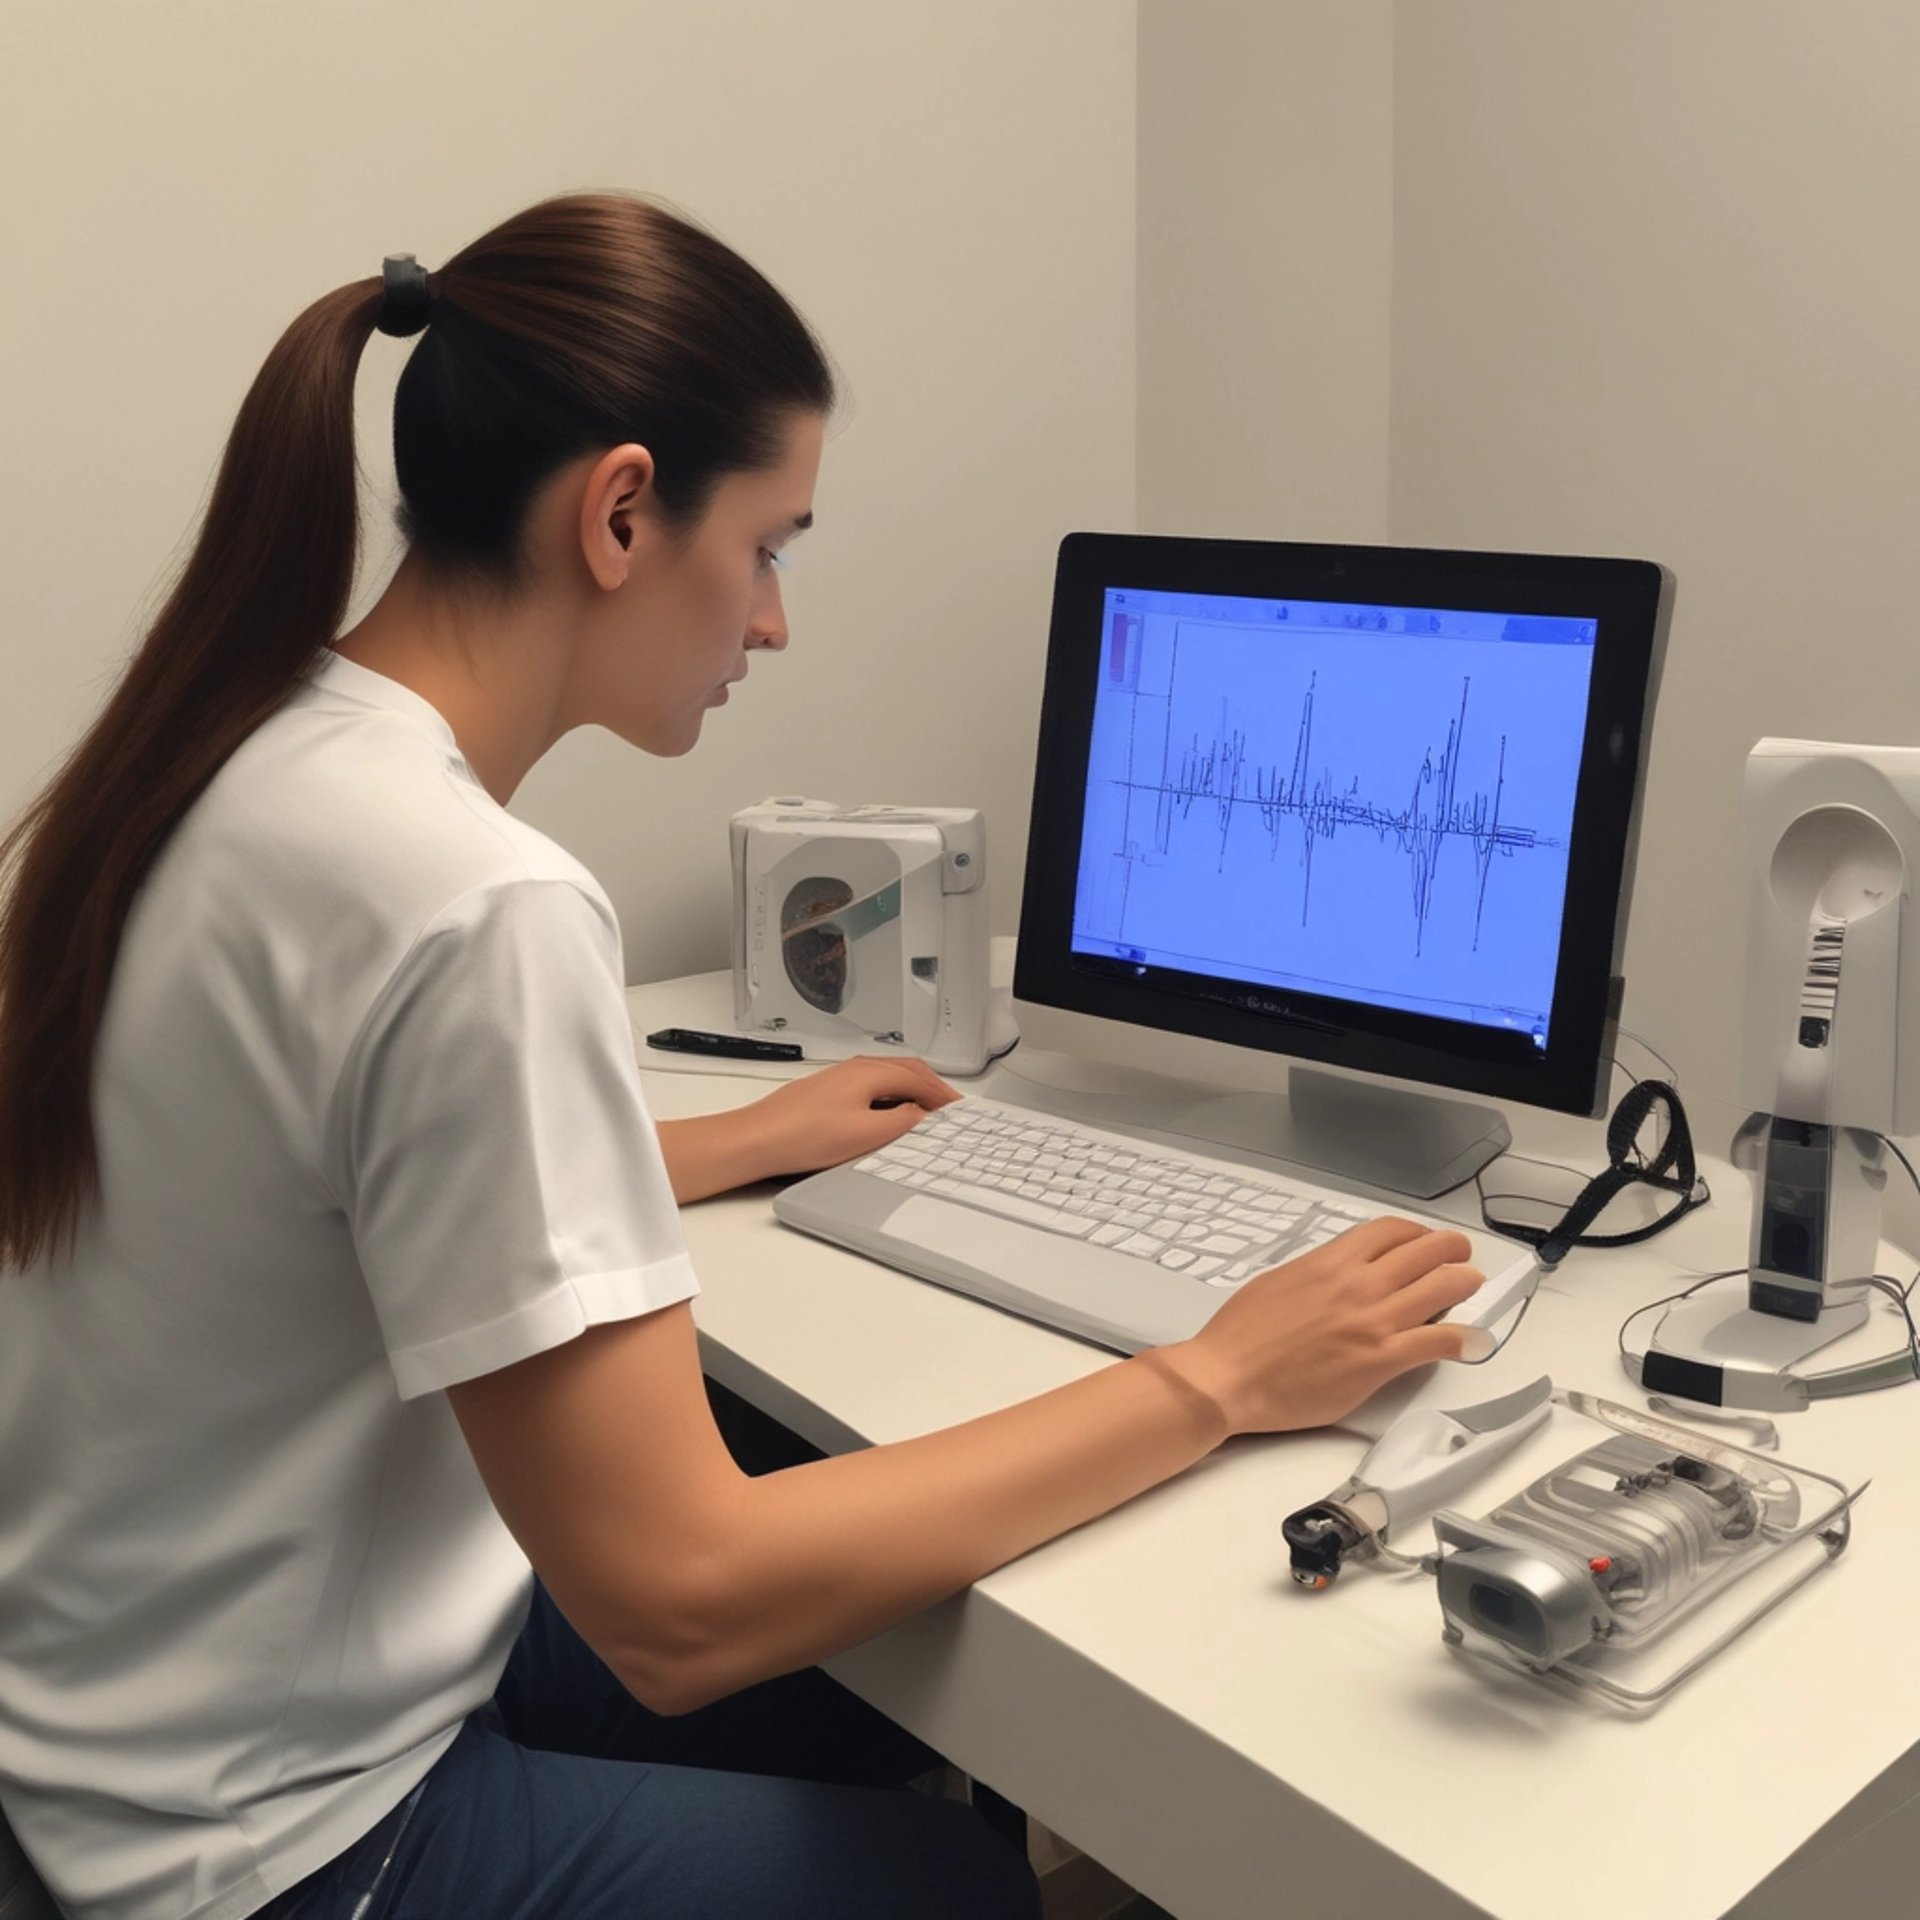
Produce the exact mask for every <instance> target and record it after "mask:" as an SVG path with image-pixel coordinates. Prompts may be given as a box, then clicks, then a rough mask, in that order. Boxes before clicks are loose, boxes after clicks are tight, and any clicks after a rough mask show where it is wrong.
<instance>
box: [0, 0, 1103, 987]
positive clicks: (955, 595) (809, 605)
mask: <svg viewBox="0 0 1920 1920" xmlns="http://www.w3.org/2000/svg"><path fill="white" fill-rule="evenodd" d="M1133 146H1134V11H1133V7H1132V5H1131V3H1130V0H1126V3H1124V4H1121V3H1116V0H1045V4H1043V5H1033V4H1031V3H1030V0H967V4H966V5H964V6H952V7H949V6H938V5H923V4H910V5H901V4H896V3H895V0H814V3H813V4H800V0H699V4H689V3H688V0H581V4H579V5H576V6H573V7H571V8H567V9H562V10H560V11H558V12H555V11H553V10H551V9H529V8H527V7H525V6H522V5H518V4H515V3H514V0H458V3H457V4H456V3H455V0H386V3H385V4H381V5H378V6H376V5H372V4H368V3H367V0H298V3H297V4H296V3H295V0H169V4H166V5H163V6H155V5H153V4H151V3H150V0H92V3H91V4H89V5H88V6H85V7H75V6H71V5H68V4H66V3H65V0H8V4H7V6H6V7H4V8H0V166H3V167H4V178H5V180H6V183H7V190H6V192H5V193H4V195H0V205H3V206H4V211H3V212H0V254H3V255H4V258H5V260H6V268H5V280H4V295H3V296H0V300H3V304H0V367H4V369H5V380H6V387H7V415H8V424H9V428H10V445H9V449H8V451H9V459H8V462H7V473H6V477H5V479H4V480H0V489H3V492H0V500H4V506H5V518H6V526H7V536H8V537H7V552H8V558H7V564H6V566H5V568H4V569H0V819H7V820H11V818H12V817H13V816H14V815H15V814H16V812H17V810H18V808H19V807H20V806H21V805H23V804H24V803H25V801H26V800H27V799H28V797H29V796H30V794H31V793H32V792H33V791H34V790H36V789H37V787H38V786H39V785H40V784H41V782H42V781H43V780H44V779H45V778H46V777H47V775H48V774H50V773H51V771H52V770H53V766H54V764H55V763H56V761H57V759H58V758H59V756H61V755H62V754H63V753H64V752H65V750H66V749H67V747H69V746H70V745H71V744H72V742H73V740H74V739H75V738H76V736H77V735H78V733H79V732H80V730H81V729H82V727H83V726H84V725H85V723H86V722H87V721H88V720H89V719H90V718H91V716H92V714H93V713H94V712H95V711H96V709H97V708H98V706H99V704H100V702H101V700H102V698H103V697H104V694H105V691H106V689H107V686H108V685H109V684H110V681H111V679H112V677H113V676H114V675H115V673H117V671H118V668H119V665H120V664H121V662H122V661H123V660H124V658H125V655H126V652H127V650H128V649H129V647H130V646H131V644H132V643H133V640H134V638H135V634H136V631H137V621H136V616H137V613H138V612H139V610H140V609H142V608H143V607H144V608H145V609H146V610H147V611H151V609H152V606H153V605H154V604H155V593H156V589H157V588H159V587H160V586H161V585H162V584H164V582H163V575H164V573H165V571H166V570H167V568H168V565H169V562H170V561H171V559H172V558H173V557H174V555H175V554H176V551H177V549H178V548H179V546H180V543H181V541H182V540H183V538H184V537H185V535H186V534H187V531H188V529H189V526H190V523H191V522H192V521H193V520H194V519H195V517H196V515H197V513H198V511H199V509H200V506H201V505H202V504H203V501H204V494H205V490H206V488H207V486H208V485H209V484H210V481H211V478H212V474H213V469H214V465H215V463H216V461H217V458H218V455H219V451H220V448H221V445H222V444H223V442H224V439H225V436H226V433H227V430H228V427H229V426H230V425H231V422H232V418H233V414H234V411H235V409H236V407H237V406H238V403H239V400H240V397H241V395H242V394H243V393H244V391H245V389H246V387H247V385H248V383H249V382H250V381H251V380H252V378H253V376H254V374H255V372H256V371H257V369H258V367H259V364H260V361H261V359H262V358H263V357H264V355H265V353H266V351H267V349H268V347H269V346H270V345H271V344H272V342H273V340H274V338H275V337H276V336H277V335H278V333H279V332H280V330H281V329H282V328H283V327H285V325H286V324H287V323H288V322H289V321H290V320H291V319H292V318H293V316H294V315H295V313H296V312H298V311H299V310H300V308H301V307H303V306H304V305H305V304H306V303H307V302H308V301H310V300H312V299H313V298H315V297H316V296H317V295H318V294H320V293H322V292H324V291H325V290H327V289H328V288H330V287H333V286H336V285H338V284H340V283H342V282H343V281H346V280H350V279H354V278H358V277H361V276H364V275H366V274H370V273H374V272H377V271H378V269H379V262H380V258H381V256H382V255H383V254H384V253H387V252H392V251H401V250H410V251H413V252H415V253H417V254H418V255H419V257H420V259H421V260H422V262H423V263H425V264H426V265H427V266H429V267H432V266H434V265H436V264H438V262H439V261H440V260H441V259H443V258H444V257H445V256H446V255H447V254H449V253H451V252H453V251H455V250H456V249H457V248H458V247H460V246H461V245H463V244H464V243H465V242H466V241H467V240H468V239H470V238H471V237H473V236H474V235H475V234H476V233H478V232H480V231H481V230H483V229H484V228H485V227H486V226H489V225H491V224H492V223H493V222H494V221H496V220H498V219H500V218H502V217H503V216H505V215H506V214H507V213H509V212H511V211H513V210H515V209H516V208H518V207H520V206H523V205H525V204H526V203H528V202H530V201H532V200H534V199H537V198H539V197H541V196H542V195H544V194H547V193H551V192H558V191H563V190H567V189H572V188H580V187H603V186H618V187H634V188H641V189H644V190H647V191H652V192H656V193H659V194H661V195H663V196H665V197H666V198H668V199H670V200H672V201H673V202H675V203H676V204H678V205H680V206H681V207H683V208H685V209H686V210H688V211H690V212H691V213H693V214H694V215H695V216H696V217H698V218H700V219H702V220H704V221H705V222H706V223H707V224H709V225H711V226H712V227H714V228H715V229H716V230H717V231H718V232H719V233H720V234H721V235H722V236H723V237H724V238H726V239H727V240H729V241H730V242H732V243H733V244H734V245H735V246H737V247H738V248H739V249H740V250H741V251H742V252H744V253H745V254H746V255H747V256H748V257H749V258H750V259H752V260H753V261H754V262H755V263H756V264H757V265H759V266H760V267H761V268H762V269H763V270H765V271H766V272H767V273H768V274H770V275H771V276H772V278H773V279H775V280H776V281H777V282H778V283H779V284H780V285H781V286H782V287H783V288H784V289H785V290H786V291H787V293H788V294H789V295H790V296H791V297H792V298H793V300H794V301H795V303H796V304H797V305H798V306H799V307H800V308H801V310H802V311H803V312H805V313H806V314H807V315H808V317H809V318H810V319H811V320H812V321H813V323H814V324H815V326H816V327H817V329H818V330H819V331H820V333H821V334H822V336H823V337H824V339H825V341H826V343H827V346H828V348H829V350H830V352H831V353H832V354H833V356H834V358H835V361H836V363H837V365H838V367H839V369H840V372H841V374H842V376H843V379H844V384H845V388H846V391H847V395H848V401H849V404H848V405H846V406H845V407H844V408H843V410H842V414H841V417H840V420H839V422H838V424H837V427H836V429H835V431H834V433H833V435H832V437H831V438H830V441H829V446H828V453H827V459H826V464H825V467H824V470H823V473H822V478H821V483H820V488H819V494H818V500H817V505H818V511H819V525H818V527H817V528H816V530H815V531H814V532H813V533H811V534H810V535H809V536H808V537H807V539H806V540H805V541H804V542H802V543H801V544H800V546H798V547H797V548H796V549H795V550H794V551H795V557H796V562H797V564H796V568H795V573H794V575H793V576H791V577H790V580H789V588H790V592H789V601H790V606H791V610H792V613H793V617H794V643H793V647H792V649H791V651H790V652H789V654H788V655H787V656H786V658H785V659H784V660H782V661H779V662H777V663H774V664H773V665H772V667H771V668H767V667H762V668H761V669H760V670H758V671H756V673H755V674H754V676H753V679H752V681H751V682H750V683H749V685H748V687H747V688H746V689H744V690H743V691H744V695H745V697H744V699H740V698H736V700H735V701H734V703H733V704H732V705H731V706H730V707H729V708H728V710H727V711H726V713H725V714H724V715H717V716H715V717H714V719H713V720H711V721H710V722H709V724H708V727H707V737H706V739H705V740H704V741H703V742H702V743H701V746H700V747H699V749H698V750H697V751H696V752H695V753H694V754H693V755H692V756H691V757H690V758H688V759H685V760H681V761H677V762H671V763H666V762H657V761H650V760H648V759H647V758H646V757H645V756H644V755H641V754H638V753H636V752H634V751H633V750H631V749H630V748H628V747H626V746H624V745H623V744H621V743H619V742H617V741H615V740H613V739H612V738H611V737H610V736H608V735H605V734H601V733H598V732H592V733H584V734H577V735H574V736H572V737H571V738H570V739H569V740H567V741H565V742H563V743H562V744H561V745H560V746H559V747H558V748H557V749H556V750H555V751H554V752H553V753H552V754H551V755H549V757H548V758H547V760H546V761H544V762H543V763H542V764H541V765H540V766H539V767H538V768H537V769H536V770H535V771H534V773H533V775H532V776H531V777H530V778H529V779H528V781H527V782H526V784H525V785H524V786H523V788H522V789H521V791H520V794H519V795H518V796H517V797H516V800H515V803H514V807H515V811H516V812H518V813H520V814H521V815H523V816H524V817H525V818H527V819H529V820H531V821H532V822H533V823H534V824H536V825H538V826H539V827H541V828H542V829H543V830H545V831H547V832H549V833H551V834H553V835H554V836H555V837H556V838H557V839H559V840H561V841H562V842H563V843H565V844H566V845H567V846H569V847H570V848H572V849H573V850H574V851H575V852H576V853H577V854H579V855H580V857H581V858H583V859H584V860H585V861H586V862H587V863H588V865H590V866H591V867H592V868H593V869H594V870H595V871H596V872H597V873H598V874H599V875H600V877H601V878H602V880H603V881H604V882H605V884H606V885H607V887H608V890H609V891H610V892H611V894H612V895H613V898H614V900H615V903H616V904H617V905H618V907H619V908H620V911H621V917H622V921H623V925H624V928H625V933H626V940H627V955H628V969H629V973H630V975H631V976H632V977H633V978H635V979H641V978H653V977H661V976H665V975H669V974H674V973H681V972H686V971H688V970H691V969H694V968H697V967H706V966H717V965H721V964H723V963H724V959H725V946H726V928H727V898H726V851H725V848H726V837H725V824H726V819H727V816H728V815H729V814H730V813H731V812H733V811H734V809H735V808H737V807H739V806H741V805H743V804H746V803H748V802H750V801H754V800H758V799H761V798H763V797H764V796H765V795H767V794H769V793H773V792H781V791H808V792H814V793H822V794H825V795H827V796H829V797H834V798H842V799H848V800H858V799H874V800H911V801H920V802H928V803H958V804H974V805H982V806H985V807H986V808H987V810H988V825H989V831H990V836H991V841H990V857H991V858H992V860H993V862H994V867H995V875H996V877H995V881H994V886H993V898H994V913H995V920H996V924H998V925H999V926H1001V927H1003V928H1007V929H1010V928H1011V927H1012V925H1013V922H1014V918H1015V914H1016V911H1017V903H1018V898H1019V877H1020V863H1021V859H1022V857H1023V854H1024V842H1025V828H1026V810H1027V796H1028V789H1029V785H1030V781H1031V756H1032V749H1033V715H1034V712H1035V707H1036V702H1037V697H1038V690H1039V682H1040V669H1041V661H1042V657H1043V653H1044V646H1045V637H1046V609H1047V603H1048V592H1049V587H1050V583H1051V578H1052V559H1053V547H1054V544H1055V542H1056V541H1057V539H1058V537H1059V535H1060V533H1061V532H1063V531H1065V530H1066V529H1068V528H1070V527H1074V526H1127V525H1130V524H1131V522H1132V518H1133V511H1134V483H1133V447H1134V430H1133V367H1134V318H1133V300H1134V269H1133ZM407 350H408V348H407V343H403V342H392V341H387V340H384V339H378V338H376V340H375V341H374V343H373V344H372V346H370V348H369V349H368V353H367V357H366V360H365V362H364V363H363V370H362V375H361V386H360V419H361V428H362V457H363V459H364V461H365V463H366V467H367V471H368V478H369V490H368V496H367V497H368V502H369V509H370V513H369V521H368V525H369V530H370V534H371V538H370V540H369V543H368V561H367V580H366V586H367V588H368V590H371V589H372V588H373V587H377V586H378V585H379V583H380V580H381V578H382V576H383V575H384V572H385V570H386V567H387V565H388V564H390V561H391V558H392V552H393V548H392V540H391V536H390V534H389V532H388V524H389V523H388V520H387V517H386V516H387V512H388V508H389V506H390V495H389V493H388V491H387V490H388V489H389V488H390V484H391V481H390V474H391V467H390V459H389V454H388V449H387V433H388V420H389V417H390V416H389V409H390V404H391V394H392V384H393V381H394V378H395V377H396V375H397V373H398V370H399V367H400V365H401V364H402V361H403V358H404V355H405V353H406V351H407ZM367 597H368V593H367V592H364V591H363V592H362V593H361V594H360V595H359V596H358V599H359V601H360V602H361V603H364V601H365V599H366V598H367Z"/></svg>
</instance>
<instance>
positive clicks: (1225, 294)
mask: <svg viewBox="0 0 1920 1920" xmlns="http://www.w3.org/2000/svg"><path fill="white" fill-rule="evenodd" d="M1916 72H1920V9H1916V8H1914V7H1913V6H1912V4H1911V0H1828V4H1825V5H1823V6H1820V7H1811V6H1803V5H1799V4H1794V3H1792V0H1688V4H1686V5H1675V4H1673V0H1605V3H1604V4H1602V3H1601V0H1398V3H1397V4H1395V5H1393V6H1392V7H1391V8H1389V7H1387V6H1385V5H1379V6H1375V5H1370V4H1365V5H1342V6H1339V7H1328V6H1324V5H1315V4H1306V3H1300V4H1296V3H1294V0H1286V3H1285V4H1281V3H1280V0H1275V4H1271V5H1259V4H1255V3H1254V0H1142V6H1141V17H1140V101H1141V107H1140V171H1141V181H1140V263H1139V273H1140V366H1141V397H1140V511H1141V525H1142V527H1143V528H1146V529H1149V530H1156V531H1175V530H1177V531H1192V532H1200V531H1206V532H1220V533H1245V534H1257V535H1263V536H1265V537H1269V538H1308V539H1311V538H1324V539H1331V540H1368V539H1374V538H1380V537H1385V538H1388V539H1390V540H1391V541H1393V542H1395V543H1397V544H1406V545H1436V546H1485V547H1510V548H1520V549H1532V550H1537V551H1547V552H1587V553H1617V554H1630V555H1644V556H1648V557H1651V558H1654V559H1657V560H1660V561H1663V562H1665V563H1666V564H1667V565H1668V566H1669V567H1671V568H1672V569H1673V570H1674V572H1675V573H1676V575H1677V577H1678V595H1677V601H1676V614H1675V620H1674V626H1673V633H1672V644H1671V647H1670V650H1669V655H1668V665H1667V672H1666V676H1665V682H1664V686H1663V689H1662V692H1661V695H1660V701H1659V707H1658V712H1657V718H1656V724H1655V730H1654V737H1653V744H1652V752H1651V760H1650V773H1649V783H1648V792H1647V824H1646V831H1645V833H1644V835H1643V839H1642V847H1641V859H1640V872H1639V883H1638V886H1637V889H1636V894H1635V899H1634V902H1633V909H1632V914H1631V919H1630V937H1629V943H1628V949H1627V973H1628V996H1627V1009H1626V1015H1627V1020H1628V1023H1629V1024H1630V1025H1632V1026H1633V1027H1635V1028H1636V1029H1638V1030H1640V1031H1642V1032H1644V1033H1645V1034H1646V1035H1647V1036H1648V1037H1649V1038H1650V1039H1652V1040H1653V1041H1654V1042H1655V1044H1656V1045H1658V1046H1660V1047H1661V1048H1662V1050H1663V1051H1665V1052H1666V1053H1667V1054H1668V1055H1669V1056H1670V1057H1671V1058H1672V1059H1673V1060H1674V1061H1675V1062H1676V1063H1677V1064H1678V1065H1679V1066H1680V1067H1681V1069H1682V1071H1683V1076H1684V1081H1685V1086H1686V1090H1687V1092H1688V1094H1689V1098H1690V1104H1691V1105H1692V1106H1694V1107H1695V1108H1696V1109H1697V1112H1696V1118H1697V1119H1698V1120H1699V1121H1700V1126H1701V1132H1702V1135H1703V1144H1707V1145H1710V1146H1712V1147H1713V1148H1714V1149H1715V1150H1723V1149H1724V1146H1725V1141H1726V1132H1727V1128H1728V1127H1729V1126H1730V1124H1731V1123H1732V1121H1733V1120H1734V1118H1735V1117H1737V1113H1738V1108H1737V1103H1736V1094H1737V1084H1736V1082H1737V1075H1736V1063H1737V1055H1736V1040H1737V1026H1738V1020H1739V979H1740V971H1739V970H1740V967H1741V964H1742V952H1741V943H1742V939H1743V933H1744V924H1743V911H1744V908H1743V901H1742V897H1741V892H1740V882H1739V880H1738V877H1737V874H1736V867H1737V863H1738V855H1739V848H1738V828H1739V799H1740V783H1741V766H1742V761H1743V759H1744V756H1745V754H1746V751H1747V748H1748V747H1749V746H1750V745H1751V744H1752V742H1753V741H1754V740H1755V739H1757V738H1759V737H1760V736H1761V735H1763V734H1766V733H1788V734H1802V735H1807V736H1811V737H1814V738H1831V739H1842V740H1845V739H1857V740H1884V741H1895V742H1898V741H1907V740H1914V739H1916V738H1920V733H1917V732H1916V728H1917V727H1920V669H1916V667H1915V665H1914V663H1913V660H1912V659H1911V658H1910V656H1911V655H1912V653H1913V648H1912V646H1911V645H1910V643H1909V640H1908V636H1909V634H1910V633H1911V632H1912V631H1913V627H1914V616H1913V611H1912V609H1913V606H1914V600H1913V589H1912V567H1911V563H1910V556H1911V554H1912V552H1913V550H1914V546H1915V534H1914V523H1915V518H1916V510H1920V376H1916V373H1915V354H1916V348H1915V342H1916V340H1920V249H1916V247H1915V245H1914V243H1913V236H1914V235H1915V233H1917V232H1920V112H1916V110H1915V99H1916V96H1915V92H1914V75H1915V74H1916ZM1628 1064H1630V1065H1632V1066H1633V1067H1634V1068H1635V1069H1636V1070H1645V1069H1646V1068H1647V1067H1648V1066H1649V1064H1650V1063H1649V1062H1648V1060H1647V1059H1646V1057H1645V1056H1644V1055H1640V1054H1638V1053H1637V1052H1634V1051H1632V1050H1631V1049H1629V1055H1628Z"/></svg>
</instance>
